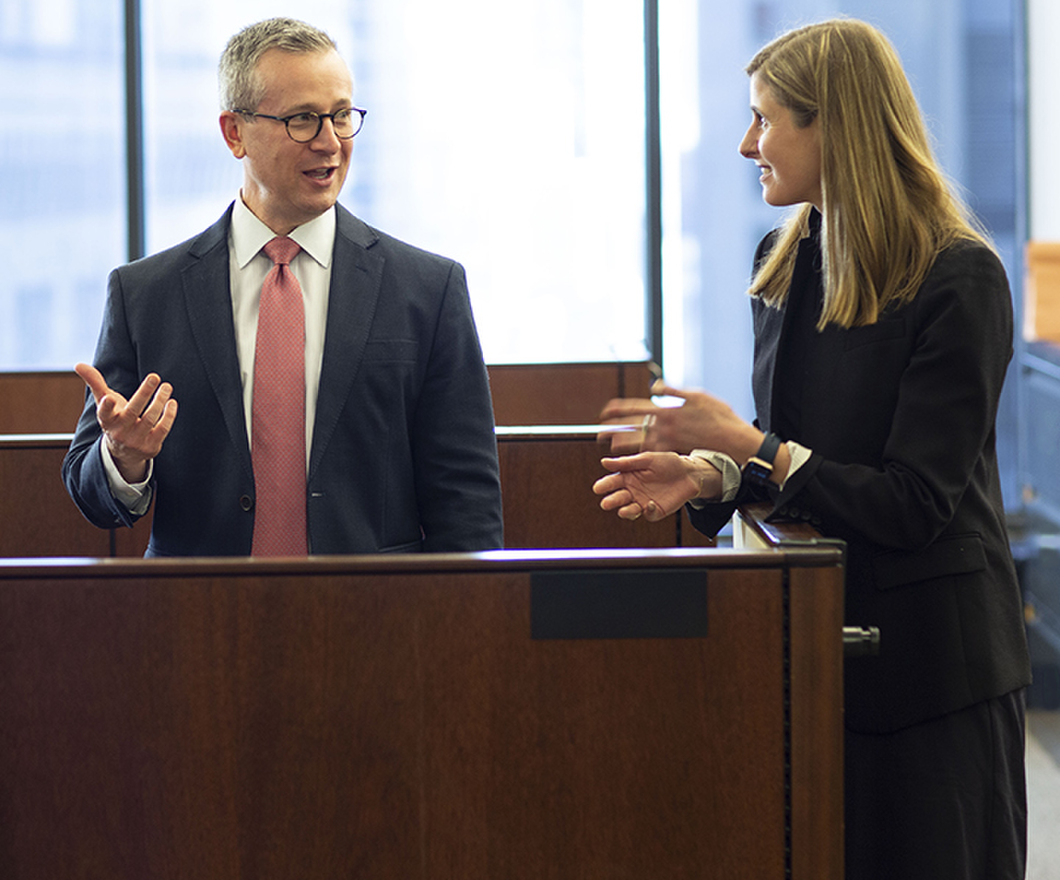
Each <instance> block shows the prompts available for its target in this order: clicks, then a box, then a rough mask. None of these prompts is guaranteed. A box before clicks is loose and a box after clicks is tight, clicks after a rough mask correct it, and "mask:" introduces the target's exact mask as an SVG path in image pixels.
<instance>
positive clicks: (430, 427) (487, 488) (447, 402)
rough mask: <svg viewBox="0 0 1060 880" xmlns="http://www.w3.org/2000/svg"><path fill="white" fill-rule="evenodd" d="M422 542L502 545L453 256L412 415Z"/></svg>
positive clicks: (488, 403) (489, 450)
mask: <svg viewBox="0 0 1060 880" xmlns="http://www.w3.org/2000/svg"><path fill="white" fill-rule="evenodd" d="M413 434H414V437H413V440H414V453H413V455H414V468H415V480H416V494H417V498H418V503H419V506H420V522H421V524H422V528H423V532H424V542H423V547H424V550H426V551H428V552H456V551H480V550H491V549H498V548H500V547H502V546H503V543H504V535H503V524H502V521H503V518H502V510H501V488H500V468H499V464H498V460H497V440H496V434H495V431H494V420H493V405H492V400H491V397H490V389H489V378H488V375H487V372H486V366H485V364H484V362H483V359H482V349H481V346H480V344H479V338H478V333H477V331H476V329H475V322H474V318H473V316H472V312H471V303H470V300H469V298H468V292H467V282H466V280H465V276H464V270H463V268H462V267H461V266H460V265H459V264H456V263H454V264H452V268H451V270H450V272H449V276H448V279H447V282H446V289H445V294H444V298H443V303H442V307H441V310H440V312H439V317H438V324H437V326H436V328H435V332H434V338H433V342H432V346H431V353H430V357H429V360H428V367H427V375H426V379H425V383H424V387H423V393H422V394H421V396H420V400H419V403H418V405H417V410H416V413H415V417H414V422H413Z"/></svg>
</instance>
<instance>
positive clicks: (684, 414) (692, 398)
mask: <svg viewBox="0 0 1060 880" xmlns="http://www.w3.org/2000/svg"><path fill="white" fill-rule="evenodd" d="M651 390H652V394H655V395H667V396H670V397H677V398H680V399H681V400H682V401H683V403H682V404H681V405H680V406H673V407H666V406H657V405H656V404H654V403H653V402H652V401H651V400H645V399H642V398H628V399H617V400H612V401H611V402H610V403H608V404H607V405H606V406H605V407H604V409H603V411H602V412H601V413H600V421H601V422H602V423H603V424H625V425H628V424H636V423H638V421H639V422H640V423H641V426H642V431H636V432H632V433H629V432H626V433H620V434H611V435H609V434H607V432H602V433H601V435H600V439H601V440H606V439H609V440H610V441H611V451H612V452H628V451H630V447H631V445H632V443H633V441H634V439H639V440H640V441H641V443H640V449H641V450H642V451H667V452H679V453H689V452H691V451H692V450H693V449H717V450H719V451H720V452H725V453H728V454H729V455H730V456H732V458H734V459H735V460H736V462H737V463H738V464H741V465H742V464H743V463H744V462H745V461H747V459H748V458H750V457H751V456H752V455H754V454H755V452H756V451H757V450H758V447H759V446H760V445H761V443H762V436H763V435H762V432H761V431H759V430H758V429H757V428H755V427H754V426H753V425H751V424H749V423H748V422H745V421H744V420H743V419H741V418H740V417H739V416H738V415H736V413H735V412H734V411H733V409H732V407H730V406H729V405H728V404H727V403H725V402H724V401H723V400H720V399H718V398H717V397H714V396H712V395H710V394H707V393H705V392H703V391H682V390H680V389H678V388H672V387H670V386H669V385H666V384H664V383H663V382H662V381H659V382H656V383H655V385H653V386H652V389H651Z"/></svg>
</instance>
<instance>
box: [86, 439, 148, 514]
mask: <svg viewBox="0 0 1060 880" xmlns="http://www.w3.org/2000/svg"><path fill="white" fill-rule="evenodd" d="M99 452H100V455H102V456H103V470H104V471H106V474H107V482H108V483H109V484H110V494H111V495H113V496H114V497H115V498H116V499H117V500H118V501H120V502H121V503H122V504H123V505H125V507H126V509H127V510H128V511H129V513H131V514H134V515H135V516H143V514H145V513H147V508H149V507H150V506H151V494H152V493H151V486H150V485H149V483H150V482H151V474H153V473H154V469H155V463H154V460H153V459H152V460H150V461H148V462H147V474H146V475H145V476H144V479H143V481H142V482H140V483H129V482H126V480H125V477H123V476H122V475H121V472H120V471H119V470H118V466H117V465H116V464H115V463H114V458H113V457H112V456H111V454H110V450H109V449H108V448H107V441H106V438H104V437H100V438H99Z"/></svg>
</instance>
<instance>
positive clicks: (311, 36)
mask: <svg viewBox="0 0 1060 880" xmlns="http://www.w3.org/2000/svg"><path fill="white" fill-rule="evenodd" d="M270 49H281V50H282V51H284V52H296V53H304V52H328V51H332V50H335V51H337V49H338V47H337V46H336V45H335V41H334V40H332V39H331V37H329V36H328V35H327V34H326V33H324V31H322V30H320V29H319V28H315V27H313V26H312V25H309V24H306V23H305V22H304V21H298V20H297V19H294V18H270V19H267V20H265V21H259V22H258V23H257V24H252V25H248V26H247V27H245V28H243V30H241V31H240V32H239V33H237V34H236V35H235V36H233V37H232V38H231V39H230V40H229V41H228V45H227V46H225V50H224V52H222V53H221V62H220V64H219V65H218V68H217V79H218V86H219V90H220V97H221V109H222V110H253V109H254V108H255V107H257V106H258V104H259V103H260V102H261V100H262V98H264V94H263V92H264V89H263V88H262V86H261V84H260V83H259V82H258V77H257V67H258V62H259V61H260V60H261V56H262V55H264V54H265V53H266V52H268V51H269V50H270Z"/></svg>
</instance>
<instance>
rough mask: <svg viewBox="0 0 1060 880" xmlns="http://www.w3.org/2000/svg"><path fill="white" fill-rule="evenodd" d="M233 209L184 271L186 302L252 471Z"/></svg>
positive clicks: (195, 249)
mask: <svg viewBox="0 0 1060 880" xmlns="http://www.w3.org/2000/svg"><path fill="white" fill-rule="evenodd" d="M231 215H232V210H231V208H229V210H228V211H227V212H226V213H225V215H224V216H223V217H222V218H221V219H220V220H219V221H218V222H217V223H215V224H214V225H213V226H211V227H210V228H209V229H208V230H206V232H204V233H203V234H202V235H201V236H200V237H199V239H198V241H196V242H195V243H194V244H193V245H192V247H191V250H190V254H191V256H192V258H193V262H192V263H191V264H190V265H189V266H188V267H187V268H185V269H184V270H183V272H182V273H181V281H182V284H183V288H184V302H185V305H186V307H187V311H188V323H189V324H190V325H191V331H192V336H193V338H194V340H195V346H196V349H197V350H198V353H199V358H200V360H201V361H202V365H203V369H204V370H205V372H206V375H207V377H208V378H209V382H210V387H211V388H212V390H213V393H214V395H215V396H216V397H217V401H218V403H219V404H220V407H221V412H222V413H223V414H224V420H225V427H226V428H227V429H228V433H229V435H230V437H231V439H232V444H233V446H234V448H235V449H237V450H239V457H240V461H241V462H242V463H243V466H244V468H245V469H246V472H247V474H248V475H249V474H253V467H252V464H251V459H250V445H249V443H248V442H247V426H246V418H245V416H244V412H243V386H242V380H241V378H240V371H239V359H238V356H237V354H236V333H235V323H234V320H233V318H232V293H231V287H230V285H231V280H230V277H229V271H228V225H229V222H230V220H231Z"/></svg>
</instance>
